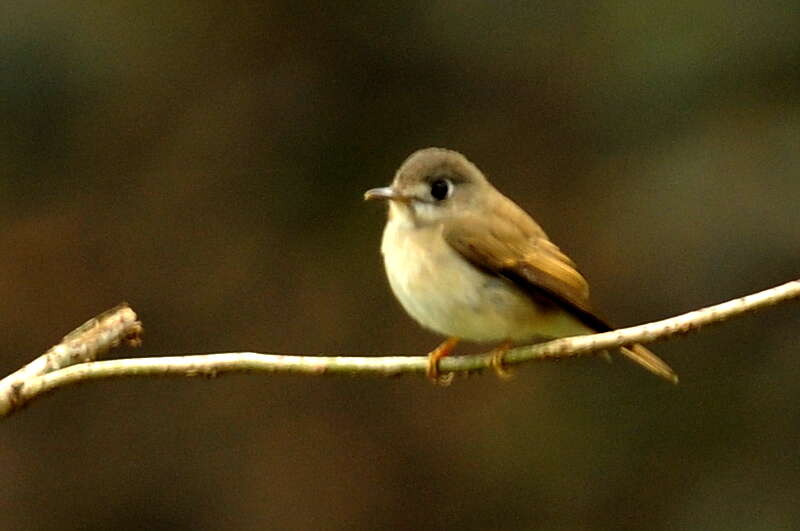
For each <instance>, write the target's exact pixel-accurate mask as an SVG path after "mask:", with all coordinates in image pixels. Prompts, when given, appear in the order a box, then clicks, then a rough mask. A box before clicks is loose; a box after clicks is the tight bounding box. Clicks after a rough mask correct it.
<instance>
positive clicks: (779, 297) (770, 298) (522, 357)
mask: <svg viewBox="0 0 800 531" xmlns="http://www.w3.org/2000/svg"><path fill="white" fill-rule="evenodd" d="M795 298H800V280H794V281H792V282H787V283H786V284H782V285H780V286H776V287H774V288H771V289H768V290H764V291H761V292H759V293H754V294H752V295H748V296H745V297H741V298H738V299H734V300H731V301H728V302H724V303H721V304H717V305H715V306H709V307H707V308H703V309H701V310H696V311H693V312H689V313H686V314H683V315H679V316H677V317H672V318H669V319H664V320H661V321H655V322H652V323H647V324H643V325H639V326H632V327H630V328H623V329H619V330H613V331H611V332H604V333H601V334H593V335H586V336H576V337H570V338H562V339H556V340H553V341H548V342H547V343H540V344H537V345H530V346H524V347H518V348H515V349H511V350H509V351H508V352H507V353H506V354H505V357H504V363H505V364H507V365H514V364H519V363H523V362H527V361H532V360H542V359H552V358H563V357H571V356H581V355H586V354H590V353H592V352H597V351H604V350H611V349H616V348H619V347H621V346H625V345H631V344H634V343H651V342H654V341H657V340H661V339H665V338H668V337H673V336H677V335H682V334H686V333H688V332H691V331H693V330H697V329H698V328H701V327H703V326H707V325H709V324H712V323H716V322H721V321H724V320H726V319H730V318H732V317H735V316H738V315H741V314H744V313H746V312H750V311H754V310H757V309H760V308H764V307H767V306H772V305H774V304H778V303H780V302H783V301H787V300H790V299H795ZM123 308H127V306H125V307H123ZM127 310H128V311H130V314H132V323H135V326H134V325H133V324H132V323H131V317H130V315H129V316H128V318H127V319H124V322H126V323H128V326H131V327H132V328H128V329H123V328H120V329H119V330H118V334H121V335H118V336H117V338H116V339H112V340H111V342H108V343H103V344H104V345H105V346H106V347H107V348H110V346H113V345H115V344H117V343H119V342H120V341H122V340H123V339H124V338H126V337H133V338H134V340H138V335H139V332H140V331H141V327H140V325H139V323H138V321H136V316H135V314H133V312H132V311H131V310H130V308H127ZM116 311H119V309H115V310H114V311H110V312H107V313H106V314H103V315H104V316H106V317H108V316H109V315H113V314H114V312H116ZM102 317H103V316H100V317H98V318H96V319H97V320H98V322H104V321H103V320H102ZM93 321H94V320H93ZM93 321H89V322H88V323H87V324H85V325H83V327H81V328H84V327H86V326H88V325H89V324H90V323H92V322H93ZM112 321H113V320H112ZM97 326H99V325H97ZM89 328H90V330H91V329H93V328H92V327H89ZM101 329H102V327H101ZM79 330H80V329H79ZM75 333H77V331H76V332H75ZM75 333H73V334H75ZM73 334H70V335H69V336H67V337H66V338H65V341H66V340H69V341H70V342H75V341H79V339H78V338H79V337H82V336H81V334H78V335H77V336H74V337H73ZM98 335H101V334H98V333H97V330H95V333H94V334H90V337H97V336H98ZM62 345H64V343H62V344H60V345H58V346H56V347H54V348H53V349H51V350H50V351H48V353H47V354H45V355H44V356H42V358H45V357H47V356H48V355H51V353H53V352H54V351H55V350H56V349H59V348H60V347H62ZM76 348H77V347H76ZM107 348H105V349H104V350H107ZM98 352H99V351H98ZM96 354H97V352H95V354H94V356H96ZM94 356H91V357H88V358H83V357H81V356H62V357H60V359H62V361H61V362H60V363H61V365H59V366H60V367H63V368H59V369H53V366H51V365H49V363H50V362H40V360H41V359H42V358H39V359H37V360H35V361H34V362H32V363H31V364H29V365H27V366H26V367H23V368H22V369H20V370H19V371H17V372H15V373H13V374H12V375H10V376H8V377H6V378H5V379H3V380H0V417H2V416H7V415H9V414H10V413H12V412H13V411H14V410H15V409H17V408H19V407H21V406H22V405H24V404H26V403H27V402H29V401H31V400H33V399H34V398H37V397H38V396H41V395H43V394H45V393H48V392H50V391H52V390H55V389H58V388H61V387H65V386H68V385H71V384H75V383H79V382H85V381H89V380H100V379H108V378H123V377H134V376H139V377H141V376H144V377H149V376H217V375H219V374H226V373H232V372H265V373H294V374H308V375H322V374H346V375H352V376H370V375H371V376H395V375H400V374H409V373H418V374H424V373H425V370H426V368H427V363H428V359H427V357H426V356H385V357H351V356H294V355H282V354H259V353H255V352H232V353H224V354H196V355H187V356H169V357H156V358H134V359H120V360H109V361H86V360H87V359H94ZM63 360H66V361H63ZM491 363H492V360H491V353H484V354H474V355H468V356H453V357H449V358H444V359H442V360H441V361H440V363H439V369H440V371H441V372H443V373H447V372H475V371H481V370H484V369H486V368H489V367H490V366H491ZM34 364H37V365H36V368H35V370H33V369H29V367H31V366H32V365H34ZM38 364H43V366H44V367H45V368H46V369H47V370H45V369H43V368H42V367H40V366H39V365H38ZM65 364H66V365H69V366H64V365H65Z"/></svg>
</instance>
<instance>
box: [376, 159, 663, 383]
mask: <svg viewBox="0 0 800 531" xmlns="http://www.w3.org/2000/svg"><path fill="white" fill-rule="evenodd" d="M364 197H365V199H382V200H388V201H389V220H388V222H387V224H386V228H385V230H384V233H383V243H382V245H381V251H382V253H383V258H384V262H385V266H386V273H387V275H388V277H389V284H390V285H391V287H392V291H394V294H395V295H396V296H397V298H398V299H399V301H400V303H401V304H402V305H403V308H405V310H406V311H407V312H408V313H409V314H410V315H411V316H412V317H413V318H414V319H415V320H416V321H417V322H419V323H420V324H421V325H422V326H424V327H426V328H429V329H431V330H433V331H434V332H437V333H439V334H442V335H445V336H448V337H449V339H447V340H446V341H445V342H443V343H442V344H441V345H439V347H437V348H436V349H435V350H433V351H432V352H431V353H430V354H429V357H428V359H429V362H428V376H429V377H430V378H432V379H434V380H436V379H438V377H439V370H438V362H439V359H441V358H442V357H444V356H447V355H448V354H449V353H450V352H451V351H452V350H453V348H454V347H455V345H456V344H457V343H458V340H459V339H466V340H469V341H476V342H496V343H501V346H500V347H498V348H497V349H495V355H494V356H493V362H494V365H495V367H496V368H498V369H500V368H501V367H502V355H503V353H504V352H505V351H506V350H507V349H508V348H509V347H510V346H511V345H512V344H513V343H521V342H526V341H531V340H534V339H537V338H542V337H565V336H573V335H582V334H590V333H594V332H602V331H607V330H611V329H612V328H611V327H610V326H609V325H608V324H606V323H605V321H603V320H602V319H600V318H599V317H597V316H596V315H595V314H594V313H593V312H592V309H591V307H590V305H589V286H588V284H587V282H586V280H585V279H584V278H583V276H582V275H581V274H580V273H579V272H578V271H577V270H576V268H575V264H574V263H573V262H572V260H570V259H569V257H567V256H566V255H565V254H564V253H563V252H561V250H560V249H559V248H558V247H556V245H555V244H553V243H552V242H551V241H550V240H549V239H548V237H547V235H546V234H545V232H544V231H543V230H542V229H541V227H539V225H538V224H537V223H536V222H535V221H534V220H533V219H532V218H531V217H530V216H529V215H528V214H527V213H526V212H525V211H524V210H522V209H521V208H520V207H519V206H517V205H516V204H515V203H514V202H513V201H511V200H510V199H508V198H507V197H506V196H504V195H503V194H501V193H500V192H499V191H498V190H497V189H495V188H494V187H493V186H492V185H491V184H490V183H489V181H487V180H486V177H484V175H483V173H481V171H480V170H479V169H478V168H477V167H476V166H475V165H474V164H472V163H471V162H470V161H468V160H467V159H466V157H464V156H463V155H462V154H460V153H458V152H456V151H452V150H449V149H443V148H427V149H422V150H419V151H417V152H415V153H413V154H412V155H411V156H410V157H408V159H406V161H405V162H404V163H403V165H402V166H400V169H399V170H397V174H396V175H395V177H394V181H392V184H391V186H389V187H386V188H374V189H372V190H369V191H367V192H366V193H365V194H364ZM620 351H621V352H622V353H623V354H624V355H625V356H627V357H628V358H629V359H631V360H633V361H635V362H636V363H638V364H639V365H641V366H642V367H644V368H645V369H647V370H649V371H651V372H653V373H655V374H657V375H659V376H661V377H663V378H665V379H667V380H669V381H671V382H677V380H678V377H677V376H676V374H675V373H674V372H673V371H672V369H671V368H670V367H669V366H668V365H667V364H666V363H664V362H663V361H662V360H661V359H660V358H659V357H658V356H656V355H655V354H653V353H652V352H650V351H649V350H647V349H646V348H645V347H643V346H642V345H638V344H637V345H631V346H630V347H624V348H621V349H620Z"/></svg>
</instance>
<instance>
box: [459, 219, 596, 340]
mask: <svg viewBox="0 0 800 531" xmlns="http://www.w3.org/2000/svg"><path fill="white" fill-rule="evenodd" d="M514 206H515V207H516V205H514ZM518 208H519V207H517V209H518ZM511 214H513V216H510V217H507V218H502V217H494V218H492V220H491V223H489V222H487V221H486V219H485V218H481V217H478V216H470V217H463V218H461V219H460V222H459V223H452V224H450V227H449V228H448V229H446V230H445V233H444V237H445V240H446V241H447V242H448V243H449V244H450V246H452V247H453V248H454V249H455V250H456V251H458V252H459V253H460V254H461V255H462V256H464V258H466V259H467V260H469V262H470V263H472V264H473V265H474V266H476V267H478V268H479V269H482V270H484V271H487V272H490V273H493V274H496V275H500V276H503V277H505V278H508V279H509V280H511V281H512V282H514V283H515V284H517V285H518V286H520V287H521V288H522V289H523V290H525V291H526V292H528V293H530V294H531V295H533V296H536V297H542V296H545V297H547V298H548V299H551V300H552V301H553V302H554V303H557V304H559V305H561V306H564V307H565V309H567V310H568V311H572V312H573V313H575V314H576V315H577V316H578V317H580V318H581V321H584V322H585V324H587V325H588V326H590V327H591V328H593V329H595V330H598V331H602V330H610V328H609V327H608V325H606V324H605V323H603V322H602V320H601V319H599V318H597V317H595V316H594V315H593V314H592V313H591V308H590V305H589V285H588V283H587V282H586V279H584V278H583V276H582V275H581V274H580V273H579V272H578V271H577V269H575V264H574V263H573V262H572V260H570V259H569V257H568V256H567V255H565V254H564V253H563V252H561V250H560V249H559V248H558V247H557V246H556V245H555V244H554V243H553V242H551V241H550V240H549V239H547V235H546V234H545V233H544V231H542V229H541V228H539V226H538V225H536V223H535V222H533V220H531V219H530V217H529V216H528V215H527V214H525V213H524V212H522V211H521V210H517V211H516V212H511ZM521 216H524V217H521ZM510 218H511V219H514V218H516V219H514V221H513V222H512V221H510Z"/></svg>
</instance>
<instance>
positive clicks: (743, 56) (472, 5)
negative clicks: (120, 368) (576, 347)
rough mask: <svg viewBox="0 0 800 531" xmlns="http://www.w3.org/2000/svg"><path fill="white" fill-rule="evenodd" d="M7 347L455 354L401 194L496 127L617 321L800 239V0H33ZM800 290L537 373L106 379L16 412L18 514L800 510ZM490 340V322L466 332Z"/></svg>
mask: <svg viewBox="0 0 800 531" xmlns="http://www.w3.org/2000/svg"><path fill="white" fill-rule="evenodd" d="M0 15H2V16H1V17H0V19H1V20H2V24H3V29H2V31H1V32H0V119H1V120H2V126H0V249H2V251H1V252H0V329H2V330H3V333H2V334H0V369H2V373H3V374H6V373H8V372H11V371H12V370H15V369H16V368H18V367H20V366H21V365H23V364H24V363H26V362H28V361H29V360H31V359H32V358H33V357H34V356H36V355H38V354H40V353H42V352H43V351H45V350H46V349H47V348H48V347H49V346H51V345H52V344H54V343H56V342H58V341H59V339H60V338H61V337H62V336H63V335H64V334H65V333H67V332H68V331H70V330H71V329H73V328H74V327H75V326H77V325H78V324H80V323H82V322H83V321H85V320H86V319H88V318H90V317H92V316H93V315H95V314H97V313H99V312H101V311H103V310H105V309H107V308H110V307H111V306H113V305H115V304H117V303H118V302H120V301H123V300H125V301H128V302H129V303H130V304H131V305H132V307H133V308H134V310H136V311H137V313H138V314H139V316H140V318H141V319H142V321H143V322H144V326H145V333H146V335H145V338H144V339H145V343H144V346H143V347H142V348H141V349H139V350H137V351H133V350H124V349H123V350H118V351H115V352H113V353H112V356H115V357H125V356H157V355H167V354H183V353H207V352H219V351H223V352H224V351H237V350H254V351H262V352H286V353H324V354H350V355H357V354H368V355H379V354H423V353H425V352H427V351H428V350H430V349H431V348H432V347H433V346H434V345H435V344H437V342H438V341H439V338H438V337H436V336H434V335H433V334H430V333H427V332H425V331H423V330H421V329H420V328H419V327H418V326H417V325H416V324H415V323H414V322H412V321H411V319H410V318H409V317H407V316H406V315H405V314H404V312H403V311H402V310H401V308H400V306H399V304H398V303H396V301H395V300H394V298H393V296H392V295H391V293H390V291H389V289H388V285H387V282H386V280H385V278H384V273H383V268H382V262H381V258H380V255H379V252H378V246H379V240H380V234H381V230H382V226H383V223H384V216H385V213H384V211H383V208H382V207H381V206H380V205H375V204H364V203H363V202H362V199H361V197H362V193H363V191H364V190H365V189H366V188H369V187H373V186H380V185H385V184H387V183H388V182H389V181H390V180H391V178H392V175H393V172H394V171H395V169H396V168H397V167H398V166H399V164H400V163H401V162H402V161H403V159H404V158H405V157H406V156H407V155H408V154H409V153H411V152H412V151H413V150H415V149H417V148H420V147H425V146H430V145H436V146H446V147H451V148H454V149H458V150H460V151H463V152H464V153H466V154H467V156H468V157H469V158H470V159H472V160H473V161H474V162H475V163H476V164H477V165H478V166H479V167H481V168H482V169H483V170H484V171H485V172H486V173H487V175H488V176H489V177H490V178H491V179H492V180H493V182H494V183H495V184H496V185H497V187H498V188H500V189H501V190H502V191H504V192H505V193H506V194H507V195H509V196H511V197H512V198H514V199H515V200H516V201H517V202H518V203H519V204H521V205H522V206H523V207H524V208H526V209H527V210H528V211H529V212H531V213H532V214H533V215H534V216H535V217H536V218H537V219H538V220H539V221H540V222H541V223H542V225H543V226H544V227H545V229H546V230H547V231H548V233H549V234H550V236H551V237H552V238H553V239H554V240H555V241H556V242H557V243H558V244H559V245H560V246H561V247H562V248H563V249H564V250H565V251H566V252H567V253H569V254H570V255H571V256H572V257H573V258H574V259H575V261H576V262H577V263H578V264H579V266H580V267H581V270H582V271H583V272H584V274H585V275H586V276H587V277H588V278H589V280H590V282H591V283H592V286H593V297H594V301H595V305H596V307H597V308H599V309H600V311H601V312H602V313H603V314H605V315H607V316H609V318H610V319H611V320H612V321H614V322H615V323H618V324H619V325H632V324H637V323H641V322H646V321H648V320H653V319H658V318H663V317H668V316H672V315H675V314H678V313H681V312H684V311H688V310H692V309H696V308H699V307H702V306H704V305H708V304H712V303H716V302H720V301H723V300H727V299H730V298H734V297H736V296H740V295H744V294H747V293H751V292H754V291H757V290H760V289H763V288H767V287H770V286H773V285H776V284H779V283H782V282H785V281H788V280H791V279H793V278H797V277H798V276H799V275H798V272H800V238H799V236H800V234H799V233H800V208H798V197H800V170H798V168H800V90H799V89H800V68H799V67H798V65H800V13H799V12H798V10H797V4H796V3H795V2H781V1H766V2H758V3H734V2H718V1H713V0H709V1H702V2H696V1H692V2H677V3H676V2H671V3H666V4H665V3H664V2H656V1H652V0H643V1H639V2H622V1H610V2H601V3H590V2H587V3H584V2H576V3H565V2H556V1H544V2H474V1H467V2H446V1H438V2H399V3H374V4H365V3H362V2H346V1H345V2H336V3H326V2H277V1H276V2H263V3H258V2H214V1H211V2H204V3H195V2H119V1H114V0H109V1H105V2H78V1H61V2H54V1H30V2H4V3H3V6H2V7H0ZM798 325H800V307H798V306H797V305H796V304H794V305H793V304H786V305H783V306H780V307H777V308H774V309H770V310H767V311H764V312H762V313H758V314H755V315H751V316H747V317H744V318H740V319H737V320H735V321H733V322H730V323H728V324H723V325H720V326H717V327H713V328H707V329H705V330H703V331H702V332H700V333H698V334H696V335H692V336H689V337H686V338H682V339H677V340H674V341H670V342H666V343H662V344H657V345H654V347H653V348H654V350H656V351H657V352H658V353H659V354H660V355H661V356H662V357H663V358H664V359H665V360H667V361H668V362H669V363H670V364H671V365H672V366H673V367H674V368H675V369H676V370H677V371H678V373H679V374H680V375H681V380H682V383H681V385H680V386H677V387H673V386H670V385H668V384H665V383H664V382H662V381H660V380H658V379H656V378H654V377H652V376H651V375H649V374H647V373H646V372H644V371H642V370H641V369H639V368H637V367H635V366H633V365H632V364H630V363H627V362H625V361H618V362H616V363H613V364H606V363H603V362H601V361H600V360H597V359H580V360H570V361H564V362H561V363H540V364H530V365H528V366H525V367H523V368H520V369H519V370H517V371H515V375H516V377H515V378H514V379H512V380H511V381H508V382H506V381H501V380H499V379H497V378H495V377H494V376H492V375H486V376H484V377H480V378H478V377H475V378H468V379H464V378H461V379H458V380H456V382H455V384H454V385H453V386H452V387H450V388H447V389H441V388H437V387H435V386H433V385H431V384H429V383H428V382H426V381H424V380H423V379H422V378H418V377H416V378H412V377H405V378H398V379H392V380H381V379H348V378H310V377H290V376H264V375H247V376H241V375H237V376H227V377H223V378H219V379H216V380H202V379H198V380H183V379H171V380H167V379H163V380H155V379H153V380H127V381H106V382H95V383H91V384H87V385H84V386H80V387H73V388H69V389H65V390H62V391H60V392H57V393H55V394H54V395H52V396H50V397H47V398H45V399H42V400H39V401H37V402H35V403H33V404H31V406H30V407H29V408H28V409H26V410H25V411H22V412H20V413H18V414H16V415H14V416H13V417H11V418H9V419H5V420H3V421H2V422H0V470H2V473H0V492H2V495H1V496H0V528H3V529H26V530H50V529H53V530H78V529H80V530H103V529H115V530H127V529H187V530H188V529H191V530H215V529H334V530H340V529H341V530H351V529H382V528H385V529H426V528H428V529H433V528H436V529H449V528H458V529H460V530H472V529H475V530H484V529H543V530H550V529H553V530H555V529H609V528H613V529H704V530H705V529H745V530H761V529H763V530H775V529H789V528H794V529H797V528H798V527H799V526H800V504H799V503H798V499H800V459H799V458H798V455H797V448H798V441H799V440H800V411H799V410H798V403H800V346H799V343H800V342H799V341H798ZM479 348H480V347H475V346H471V347H470V346H467V347H466V348H464V349H463V350H462V352H469V351H475V350H476V349H479Z"/></svg>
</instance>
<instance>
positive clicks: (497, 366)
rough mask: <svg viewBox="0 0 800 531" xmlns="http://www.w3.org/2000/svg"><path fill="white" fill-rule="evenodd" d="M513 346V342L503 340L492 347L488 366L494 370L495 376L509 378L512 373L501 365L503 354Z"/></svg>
mask: <svg viewBox="0 0 800 531" xmlns="http://www.w3.org/2000/svg"><path fill="white" fill-rule="evenodd" d="M513 346H514V343H513V342H511V341H503V342H502V343H500V344H499V345H497V346H496V347H495V348H493V349H492V352H491V353H490V354H489V355H490V356H491V360H489V366H490V367H491V368H492V369H494V372H495V373H496V374H497V376H499V377H500V378H503V379H505V380H507V379H509V378H511V376H512V375H511V372H510V371H508V370H506V368H505V367H503V356H504V355H505V353H506V352H508V350H509V349H510V348H511V347H513Z"/></svg>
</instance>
